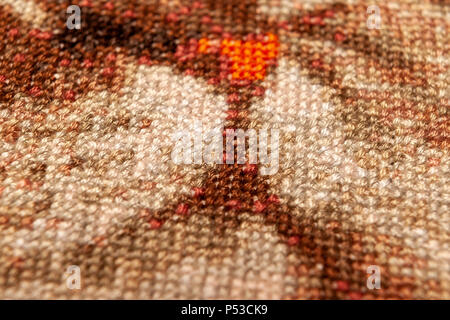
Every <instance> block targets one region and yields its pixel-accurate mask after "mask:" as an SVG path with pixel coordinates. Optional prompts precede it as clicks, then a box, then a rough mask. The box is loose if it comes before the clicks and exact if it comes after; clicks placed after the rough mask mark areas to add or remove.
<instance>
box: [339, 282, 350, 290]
mask: <svg viewBox="0 0 450 320" xmlns="http://www.w3.org/2000/svg"><path fill="white" fill-rule="evenodd" d="M336 284H337V289H338V290H339V291H348V290H349V289H350V286H349V284H348V282H347V281H344V280H338V281H337V282H336Z"/></svg>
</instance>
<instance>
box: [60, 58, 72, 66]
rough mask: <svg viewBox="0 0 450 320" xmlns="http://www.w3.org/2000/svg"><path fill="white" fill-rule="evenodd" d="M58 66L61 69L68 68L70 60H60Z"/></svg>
mask: <svg viewBox="0 0 450 320" xmlns="http://www.w3.org/2000/svg"><path fill="white" fill-rule="evenodd" d="M59 65H60V66H61V67H68V66H70V60H69V59H62V60H61V62H60V63H59Z"/></svg>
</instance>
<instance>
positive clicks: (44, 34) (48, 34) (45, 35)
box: [36, 31, 53, 40]
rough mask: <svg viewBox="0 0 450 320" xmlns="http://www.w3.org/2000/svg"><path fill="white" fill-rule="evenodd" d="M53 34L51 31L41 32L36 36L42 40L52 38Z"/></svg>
mask: <svg viewBox="0 0 450 320" xmlns="http://www.w3.org/2000/svg"><path fill="white" fill-rule="evenodd" d="M52 36H53V34H52V33H51V32H50V31H45V32H40V33H38V34H37V35H36V38H38V39H40V40H50V39H51V38H52Z"/></svg>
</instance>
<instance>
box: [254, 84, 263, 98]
mask: <svg viewBox="0 0 450 320" xmlns="http://www.w3.org/2000/svg"><path fill="white" fill-rule="evenodd" d="M264 92H265V90H264V88H263V87H260V86H257V87H255V89H253V91H252V94H253V95H254V96H255V97H260V96H262V95H264Z"/></svg>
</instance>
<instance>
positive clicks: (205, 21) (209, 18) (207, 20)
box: [202, 16, 212, 24]
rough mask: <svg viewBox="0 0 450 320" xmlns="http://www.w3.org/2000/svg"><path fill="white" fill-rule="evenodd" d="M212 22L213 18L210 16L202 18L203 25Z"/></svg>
mask: <svg viewBox="0 0 450 320" xmlns="http://www.w3.org/2000/svg"><path fill="white" fill-rule="evenodd" d="M211 22H212V20H211V17H210V16H203V17H202V23H203V24H210V23H211Z"/></svg>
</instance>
